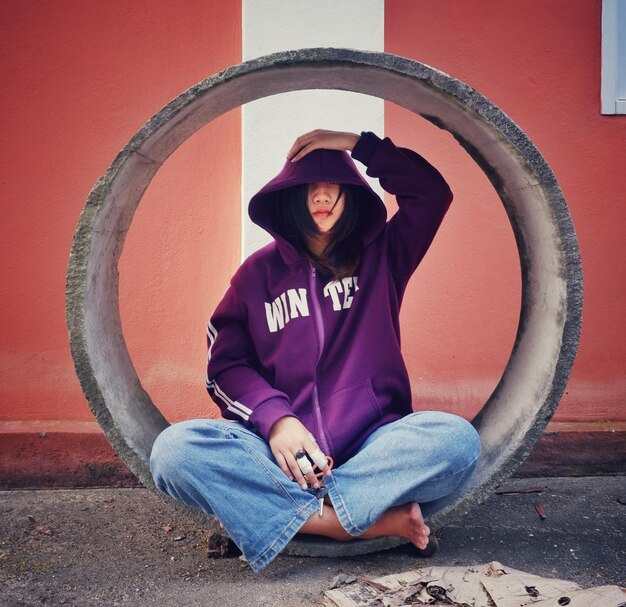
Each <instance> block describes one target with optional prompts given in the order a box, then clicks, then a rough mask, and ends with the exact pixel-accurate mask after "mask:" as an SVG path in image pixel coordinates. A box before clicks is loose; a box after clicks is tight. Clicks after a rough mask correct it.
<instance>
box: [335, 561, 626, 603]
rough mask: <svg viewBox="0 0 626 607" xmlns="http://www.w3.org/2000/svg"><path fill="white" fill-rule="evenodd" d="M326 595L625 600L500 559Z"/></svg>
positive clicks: (365, 582) (392, 599) (353, 599)
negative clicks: (532, 571)
mask: <svg viewBox="0 0 626 607" xmlns="http://www.w3.org/2000/svg"><path fill="white" fill-rule="evenodd" d="M337 578H339V576H336V577H335V578H333V584H334V583H335V581H336V580H337ZM324 594H325V598H324V602H323V605H324V607H374V606H376V607H379V606H381V605H382V606H384V607H411V606H413V605H442V606H443V605H451V606H453V607H525V606H527V605H528V606H530V605H533V606H536V607H559V606H564V605H569V607H595V606H597V605H602V607H620V606H621V605H624V604H625V601H626V593H625V592H624V591H622V590H621V589H620V588H619V587H618V586H598V587H596V588H587V589H582V588H581V587H580V586H579V585H578V584H576V583H575V582H569V581H567V580H559V579H552V578H544V577H541V576H538V575H533V574H530V573H525V572H523V571H517V570H515V569H511V568H510V567H506V566H505V565H502V564H501V563H498V562H497V561H493V562H491V563H487V564H484V565H476V566H473V567H425V568H423V569H418V570H414V571H405V572H403V573H395V574H392V575H386V576H384V577H380V578H376V579H374V580H370V579H364V578H363V579H360V580H357V581H355V582H353V583H351V584H347V585H344V586H342V587H341V588H337V587H336V586H334V585H331V588H330V589H329V590H326V591H325V592H324Z"/></svg>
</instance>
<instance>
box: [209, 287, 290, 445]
mask: <svg viewBox="0 0 626 607" xmlns="http://www.w3.org/2000/svg"><path fill="white" fill-rule="evenodd" d="M245 318H246V316H245V311H244V310H243V306H241V305H240V303H239V301H238V299H237V294H236V292H235V289H234V287H233V286H232V285H231V286H230V287H229V289H228V291H227V292H226V294H225V295H224V298H223V299H222V301H221V302H220V304H219V305H218V306H217V308H216V310H215V312H214V313H213V315H212V316H211V319H210V320H209V324H208V329H207V346H208V355H207V377H206V388H207V390H208V392H209V394H210V396H211V398H212V399H213V400H214V401H215V403H216V404H217V405H218V406H219V408H220V410H221V412H222V416H223V417H225V418H226V419H232V420H237V421H240V422H243V423H245V424H246V425H247V426H248V427H250V426H253V427H254V428H255V429H256V430H257V431H258V433H259V434H260V435H261V436H262V437H263V438H264V439H265V440H266V441H267V440H268V438H269V433H270V430H271V429H272V426H273V425H274V423H275V422H277V421H278V420H279V419H281V418H282V417H286V416H292V417H296V416H295V415H294V413H293V412H292V410H291V408H290V406H289V399H288V398H287V395H286V394H285V393H283V392H280V391H279V390H275V389H274V388H272V386H270V384H269V383H268V382H267V381H266V380H265V379H264V378H263V377H262V376H261V374H260V373H259V372H258V371H257V368H258V366H257V365H256V355H255V353H254V348H253V347H252V344H251V343H250V336H249V334H248V331H247V329H246V321H245Z"/></svg>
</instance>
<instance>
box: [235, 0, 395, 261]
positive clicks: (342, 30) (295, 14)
mask: <svg viewBox="0 0 626 607" xmlns="http://www.w3.org/2000/svg"><path fill="white" fill-rule="evenodd" d="M242 11H243V19H242V28H243V32H242V41H243V42H242V45H243V48H242V54H243V59H244V60H248V59H252V58H254V57H258V56H260V55H266V54H268V53H274V52H277V51H285V50H292V49H299V48H309V47H343V48H355V49H361V50H371V51H384V0H341V1H339V0H315V1H310V2H304V1H302V0H299V1H296V0H263V1H259V0H242ZM315 128H325V129H336V130H341V131H353V132H356V133H360V132H361V131H364V130H365V131H374V132H375V133H377V134H378V135H381V136H382V135H383V129H384V102H383V100H382V99H376V98H373V97H368V96H366V95H360V94H357V93H347V92H345V91H315V90H314V91H295V92H293V93H284V94H282V95H277V96H272V97H267V98H265V99H259V100H258V101H254V102H253V103H249V104H246V105H245V106H244V107H243V110H242V147H243V150H242V153H243V163H242V172H243V175H242V204H243V212H242V218H243V221H242V223H243V225H242V239H241V241H242V259H245V258H246V257H247V256H248V255H250V253H252V252H254V251H255V250H257V249H258V248H259V247H261V246H263V245H264V244H266V243H267V242H269V240H270V237H269V236H268V235H267V234H266V233H265V232H264V231H263V230H261V229H260V228H258V227H257V226H255V225H254V224H252V222H251V221H250V219H249V218H248V201H249V200H250V197H251V196H253V195H254V193H255V192H257V191H258V190H259V189H260V188H261V187H262V186H263V185H264V184H265V183H266V182H267V181H269V180H270V179H271V178H272V177H274V175H276V173H278V171H279V170H280V168H281V167H282V165H283V163H284V161H285V155H286V153H287V150H288V149H289V148H290V147H291V144H292V143H293V141H294V139H295V138H296V137H297V136H298V135H301V134H302V133H305V132H306V131H310V130H312V129H315ZM373 185H374V184H373ZM375 187H376V188H377V191H378V192H379V193H380V192H382V190H380V188H379V187H378V185H377V183H376V186H375Z"/></svg>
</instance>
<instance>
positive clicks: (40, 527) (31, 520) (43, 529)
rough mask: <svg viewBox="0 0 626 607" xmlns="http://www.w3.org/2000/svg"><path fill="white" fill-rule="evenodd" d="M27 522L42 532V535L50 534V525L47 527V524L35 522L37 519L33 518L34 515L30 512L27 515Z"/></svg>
mask: <svg viewBox="0 0 626 607" xmlns="http://www.w3.org/2000/svg"><path fill="white" fill-rule="evenodd" d="M28 522H29V523H30V526H31V527H32V528H33V529H34V530H35V531H37V532H39V533H43V534H44V535H52V529H50V527H48V526H47V525H40V524H39V523H38V522H37V519H35V517H34V516H32V515H30V514H29V515H28Z"/></svg>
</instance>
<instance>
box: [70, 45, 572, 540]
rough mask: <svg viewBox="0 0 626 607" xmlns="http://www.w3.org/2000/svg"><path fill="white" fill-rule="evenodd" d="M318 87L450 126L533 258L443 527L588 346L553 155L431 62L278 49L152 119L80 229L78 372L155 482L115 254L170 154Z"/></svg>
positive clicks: (106, 424)
mask: <svg viewBox="0 0 626 607" xmlns="http://www.w3.org/2000/svg"><path fill="white" fill-rule="evenodd" d="M312 88H322V89H340V90H350V91H356V92H360V93H365V94H369V95H374V96H376V97H380V98H383V99H387V100H390V101H393V102H395V103H397V104H399V105H402V106H404V107H406V108H407V109H409V110H411V111H413V112H415V113H416V114H419V115H421V116H423V117H424V118H426V119H427V120H430V121H432V122H433V123H435V124H437V125H438V126H439V127H441V128H443V129H446V130H448V131H450V133H452V135H453V136H454V137H455V138H456V139H457V140H458V141H459V143H460V144H461V145H462V146H463V147H464V148H465V150H466V151H467V152H468V154H469V155H470V156H471V157H472V158H473V159H474V161H476V162H477V163H478V164H479V165H480V167H481V168H482V169H483V171H484V172H485V173H486V175H487V176H488V178H489V179H490V180H491V182H492V184H493V185H494V187H495V189H496V190H497V192H498V194H499V196H500V198H501V200H502V202H503V204H504V206H505V209H506V211H507V213H508V216H509V218H510V221H511V226H512V228H513V231H514V233H515V237H516V241H517V245H518V249H519V254H520V260H521V268H522V310H521V318H520V324H519V328H518V333H517V337H516V341H515V345H514V348H513V352H512V354H511V357H510V359H509V362H508V364H507V367H506V370H505V372H504V374H503V376H502V379H501V381H500V383H499V385H498V387H497V388H496V390H495V391H494V393H493V395H492V396H491V397H490V399H489V401H488V402H487V403H486V404H485V406H484V407H483V409H482V410H481V412H480V413H479V415H478V416H477V417H476V419H475V420H474V424H475V425H476V427H477V428H478V430H479V432H480V435H481V440H482V444H483V456H482V458H481V460H480V462H479V464H478V466H477V469H476V472H475V474H474V477H473V484H472V487H471V488H470V491H469V492H468V493H467V494H466V496H465V497H464V498H462V499H461V500H459V501H457V502H455V503H451V504H447V503H444V502H442V503H441V504H440V509H439V511H438V513H437V515H436V516H435V517H434V520H433V524H434V526H439V525H443V524H445V523H446V522H449V521H451V520H453V519H454V518H455V517H458V516H460V515H462V514H463V513H464V512H466V511H468V510H469V509H471V508H473V507H475V506H476V504H478V503H480V502H481V501H482V500H483V499H485V498H486V497H487V496H488V495H489V494H490V492H491V490H492V489H493V487H494V486H495V485H496V484H497V483H498V482H500V481H501V480H502V479H504V478H506V477H507V476H508V475H510V473H511V472H512V471H513V470H514V469H515V468H516V467H517V466H518V465H519V463H520V462H521V461H523V460H524V458H525V457H526V456H527V455H528V453H529V452H530V450H531V448H532V446H533V444H534V443H535V442H536V440H537V439H538V438H539V436H540V435H541V433H542V431H543V429H544V428H545V425H546V423H547V422H548V420H549V419H550V417H551V416H552V414H553V412H554V410H555V408H556V406H557V404H558V401H559V399H560V397H561V395H562V393H563V391H564V389H565V385H566V382H567V379H568V377H569V372H570V370H571V366H572V364H573V360H574V357H575V354H576V348H577V345H578V339H579V334H580V321H581V308H582V275H581V267H580V256H579V251H578V247H577V243H576V235H575V232H574V228H573V225H572V221H571V217H570V215H569V212H568V209H567V206H566V204H565V201H564V199H563V195H562V193H561V191H560V189H559V186H558V184H557V182H556V179H555V178H554V175H553V173H552V171H551V169H550V167H549V166H548V165H547V163H546V162H545V160H544V159H543V157H542V156H541V154H540V153H539V152H538V150H537V149H536V148H535V147H534V145H533V144H532V142H531V141H530V140H529V139H528V137H526V135H525V134H524V133H523V132H522V131H521V130H520V129H519V127H518V126H517V125H516V124H515V123H514V122H513V121H511V120H510V118H508V116H506V115H505V114H504V113H503V112H502V111H501V110H499V109H498V108H496V107H495V106H494V105H493V104H491V103H490V102H489V101H488V100H487V99H485V98H484V97H482V96H481V95H480V94H479V93H477V92H476V91H474V90H473V89H472V88H471V87H469V86H467V85H465V84H464V83H462V82H459V81H458V80H455V79H454V78H452V77H450V76H448V75H446V74H444V73H442V72H439V71H438V70H435V69H433V68H431V67H429V66H426V65H424V64H421V63H418V62H416V61H411V60H408V59H405V58H402V57H397V56H394V55H390V54H387V53H368V52H360V51H352V50H347V49H304V50H300V51H289V52H284V53H277V54H275V55H269V56H267V57H262V58H260V59H256V60H253V61H249V62H246V63H243V64H240V65H238V66H234V67H232V68H228V69H227V70H224V71H223V72H221V73H219V74H217V75H215V76H213V77H211V78H209V79H207V80H205V81H203V82H201V83H199V84H198V85H196V86H194V87H192V88H191V89H189V90H188V91H186V92H185V93H183V94H182V95H180V96H179V97H177V98H176V99H175V100H174V101H172V102H171V103H170V104H169V105H168V106H166V107H165V108H164V109H163V110H161V111H160V112H159V113H158V114H156V115H155V116H154V117H153V118H151V119H150V121H149V122H148V123H147V124H146V125H145V126H144V127H143V128H142V129H140V130H139V132H138V133H137V134H136V135H135V136H134V137H133V138H132V140H131V141H130V142H129V143H128V145H127V146H126V147H125V148H124V149H123V150H122V151H121V152H120V154H119V155H118V156H117V158H116V159H115V160H114V162H113V164H112V165H111V167H110V169H109V171H108V172H107V173H106V174H105V175H104V176H103V177H102V178H101V179H100V180H99V181H98V182H97V184H96V186H95V187H94V189H93V191H92V192H91V194H90V196H89V198H88V200H87V203H86V206H85V210H84V211H83V214H82V215H81V219H80V222H79V225H78V229H77V232H76V235H75V238H74V243H73V246H72V252H71V257H70V264H69V269H68V278H67V320H68V328H69V331H70V344H71V348H72V356H73V358H74V361H75V365H76V370H77V373H78V376H79V378H80V380H81V384H82V387H83V391H84V392H85V394H86V396H87V399H88V400H89V403H90V406H91V408H92V410H93V411H94V414H95V415H96V418H97V419H98V421H99V423H100V424H101V426H102V428H103V429H104V432H105V434H106V436H107V438H108V439H109V441H110V442H111V444H112V445H113V446H114V448H115V449H116V450H117V452H118V453H119V454H120V456H121V457H122V459H123V460H124V461H125V462H126V463H127V464H128V466H129V467H130V468H131V470H132V471H133V472H134V473H135V474H136V475H137V476H138V477H139V478H140V479H141V480H142V482H143V483H144V484H146V485H148V486H150V485H151V484H152V479H151V478H150V473H149V470H148V466H147V461H148V457H149V453H150V448H151V445H152V443H153V441H154V438H155V437H156V436H157V435H158V433H159V432H160V431H161V430H162V429H163V428H164V427H165V426H166V424H167V421H166V420H165V419H164V418H163V416H162V415H161V414H160V412H159V411H158V410H157V409H156V407H155V406H154V404H153V403H152V401H151V399H150V397H149V395H148V394H147V393H146V392H145V391H144V390H143V388H142V386H141V383H140V381H139V379H138V377H137V374H136V372H135V370H134V368H133V365H132V361H131V360H130V356H129V354H128V351H127V349H126V345H125V343H124V337H123V334H122V328H121V321H120V315H119V304H118V276H117V260H118V259H119V256H120V253H121V250H122V246H123V243H124V237H125V234H126V231H127V230H128V227H129V226H130V222H131V220H132V217H133V213H134V211H135V208H136V206H137V204H138V203H139V200H140V199H141V196H142V194H143V192H144V191H145V189H146V187H147V186H148V184H149V183H150V180H151V179H152V177H153V176H154V174H155V173H156V171H157V170H158V169H159V167H160V166H161V164H162V163H163V162H164V160H165V159H166V158H167V157H168V156H169V155H170V154H171V153H172V152H173V151H174V150H175V149H176V148H177V147H178V146H179V145H180V144H181V143H182V142H184V141H185V140H186V139H187V138H188V137H189V136H190V135H191V134H192V133H194V132H195V131H196V130H197V129H198V128H200V127H201V126H203V125H204V124H206V123H207V122H209V121H210V120H212V119H213V118H215V117H217V116H219V115H221V114H222V113H224V112H226V111H228V110H229V109H232V108H234V107H237V106H239V105H241V104H242V103H246V102H249V101H253V100H255V99H259V98H261V97H266V96H268V95H272V94H277V93H281V92H286V91H292V90H302V89H312ZM375 545H376V546H378V545H379V542H376V544H375ZM347 550H350V548H347Z"/></svg>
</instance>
